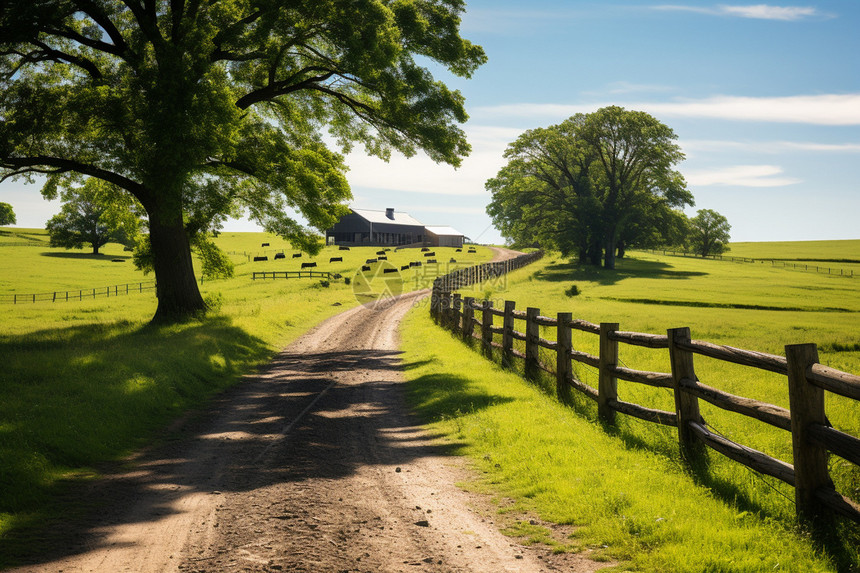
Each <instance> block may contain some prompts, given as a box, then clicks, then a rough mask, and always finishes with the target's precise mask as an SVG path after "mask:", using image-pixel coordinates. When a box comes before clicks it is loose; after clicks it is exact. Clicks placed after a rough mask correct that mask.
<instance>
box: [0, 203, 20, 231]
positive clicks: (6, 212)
mask: <svg viewBox="0 0 860 573" xmlns="http://www.w3.org/2000/svg"><path fill="white" fill-rule="evenodd" d="M17 222H18V219H16V218H15V211H14V210H13V209H12V205H10V204H9V203H2V202H0V227H5V226H6V225H14V224H15V223H17Z"/></svg>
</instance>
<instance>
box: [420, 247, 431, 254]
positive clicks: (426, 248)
mask: <svg viewBox="0 0 860 573" xmlns="http://www.w3.org/2000/svg"><path fill="white" fill-rule="evenodd" d="M429 250H430V247H421V252H422V253H423V252H426V251H429Z"/></svg>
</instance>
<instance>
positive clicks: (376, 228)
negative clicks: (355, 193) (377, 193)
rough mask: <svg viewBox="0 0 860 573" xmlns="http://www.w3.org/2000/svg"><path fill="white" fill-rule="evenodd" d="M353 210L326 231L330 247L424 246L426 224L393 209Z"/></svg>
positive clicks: (327, 242)
mask: <svg viewBox="0 0 860 573" xmlns="http://www.w3.org/2000/svg"><path fill="white" fill-rule="evenodd" d="M350 211H351V212H350V213H349V214H347V215H344V216H343V217H341V219H340V221H338V222H337V223H335V225H334V227H332V228H331V229H328V230H327V231H326V233H325V236H326V244H327V245H347V246H357V247H362V246H367V247H370V246H373V247H384V246H395V247H402V246H407V245H416V246H421V245H423V244H424V239H425V237H424V225H423V224H422V223H421V222H419V221H417V220H415V219H414V218H412V217H411V216H410V215H409V214H407V213H403V212H398V211H395V210H394V209H393V208H389V209H386V210H384V211H376V210H373V209H351V210H350Z"/></svg>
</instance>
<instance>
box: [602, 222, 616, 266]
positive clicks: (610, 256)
mask: <svg viewBox="0 0 860 573" xmlns="http://www.w3.org/2000/svg"><path fill="white" fill-rule="evenodd" d="M615 242H616V239H615V232H614V231H607V233H606V244H605V245H604V248H603V268H606V269H614V268H615Z"/></svg>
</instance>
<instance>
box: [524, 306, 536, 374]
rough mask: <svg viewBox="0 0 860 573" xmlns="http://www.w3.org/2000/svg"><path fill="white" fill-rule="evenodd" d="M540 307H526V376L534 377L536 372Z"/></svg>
mask: <svg viewBox="0 0 860 573" xmlns="http://www.w3.org/2000/svg"><path fill="white" fill-rule="evenodd" d="M539 314H540V309H538V308H534V307H531V306H530V307H528V308H526V367H525V373H526V376H530V377H535V376H537V374H538V363H539V350H540V345H539V343H538V339H539V338H540V325H539V324H538V323H537V317H538V315H539Z"/></svg>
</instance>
